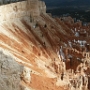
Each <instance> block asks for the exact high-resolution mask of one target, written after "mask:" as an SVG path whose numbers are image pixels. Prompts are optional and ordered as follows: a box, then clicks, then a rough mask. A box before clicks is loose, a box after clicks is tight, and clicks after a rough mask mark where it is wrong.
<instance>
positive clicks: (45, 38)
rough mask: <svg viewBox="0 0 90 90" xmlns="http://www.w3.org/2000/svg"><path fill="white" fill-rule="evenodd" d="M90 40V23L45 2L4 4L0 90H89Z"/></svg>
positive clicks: (0, 29)
mask: <svg viewBox="0 0 90 90" xmlns="http://www.w3.org/2000/svg"><path fill="white" fill-rule="evenodd" d="M89 39H90V24H89V23H88V25H82V22H81V21H76V22H75V21H74V19H73V18H71V17H70V16H68V17H55V18H53V17H52V15H51V14H50V13H46V5H45V2H43V1H40V0H28V1H21V2H16V3H11V4H7V5H2V6H0V90H90V40H89Z"/></svg>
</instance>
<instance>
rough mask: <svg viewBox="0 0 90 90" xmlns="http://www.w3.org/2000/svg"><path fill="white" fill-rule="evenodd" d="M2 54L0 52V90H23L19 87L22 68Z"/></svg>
mask: <svg viewBox="0 0 90 90" xmlns="http://www.w3.org/2000/svg"><path fill="white" fill-rule="evenodd" d="M4 52H5V51H4ZM4 52H3V50H0V90H7V89H8V90H24V89H23V87H22V86H21V85H20V81H21V74H22V71H23V66H22V65H20V64H18V63H17V62H16V61H15V59H14V58H13V57H12V56H11V55H9V54H8V52H5V53H6V54H5V53H4Z"/></svg>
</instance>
